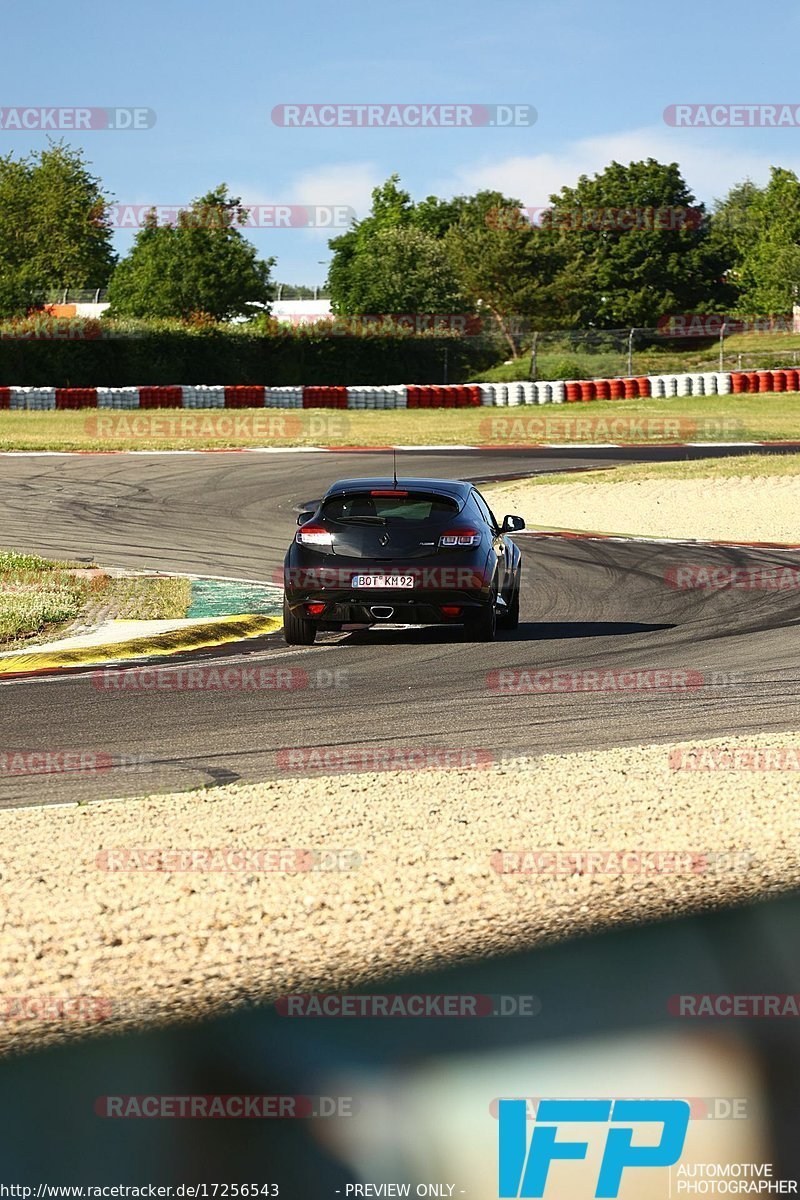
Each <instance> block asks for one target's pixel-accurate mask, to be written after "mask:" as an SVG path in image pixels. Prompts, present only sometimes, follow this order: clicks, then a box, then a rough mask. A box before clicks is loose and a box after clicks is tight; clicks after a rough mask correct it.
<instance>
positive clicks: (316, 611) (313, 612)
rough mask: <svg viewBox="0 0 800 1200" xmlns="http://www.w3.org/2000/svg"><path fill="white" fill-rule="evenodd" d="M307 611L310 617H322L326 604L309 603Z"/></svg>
mask: <svg viewBox="0 0 800 1200" xmlns="http://www.w3.org/2000/svg"><path fill="white" fill-rule="evenodd" d="M306 612H307V613H308V615H309V616H310V617H320V616H322V614H323V613H324V612H325V605H324V604H307V605H306Z"/></svg>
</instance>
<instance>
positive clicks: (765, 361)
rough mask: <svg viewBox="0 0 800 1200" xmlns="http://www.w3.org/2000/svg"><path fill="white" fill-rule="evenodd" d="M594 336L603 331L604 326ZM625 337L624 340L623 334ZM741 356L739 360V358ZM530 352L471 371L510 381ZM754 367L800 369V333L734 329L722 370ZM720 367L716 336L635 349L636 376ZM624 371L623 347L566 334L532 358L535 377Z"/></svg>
mask: <svg viewBox="0 0 800 1200" xmlns="http://www.w3.org/2000/svg"><path fill="white" fill-rule="evenodd" d="M598 336H602V331H601V332H600V333H599V335H598ZM623 341H624V339H623ZM740 357H741V363H740ZM530 365H531V352H530V347H526V349H525V351H524V353H523V354H521V355H520V357H519V358H518V359H515V360H514V361H513V362H507V363H506V362H504V363H500V364H498V365H497V366H496V367H491V368H489V370H487V371H483V372H480V373H478V374H476V375H475V376H474V379H473V381H472V382H475V383H512V382H514V381H515V380H520V379H528V378H529V377H530ZM740 365H741V369H742V370H745V371H748V370H750V371H753V370H756V369H757V368H763V369H764V370H767V369H769V368H770V367H792V366H794V367H798V368H800V334H792V333H737V334H734V335H733V336H731V337H727V338H726V339H725V343H724V368H723V369H724V370H726V371H735V370H737V369H739V366H740ZM718 369H719V342H718V341H717V340H716V339H714V338H707V339H703V340H702V341H700V340H698V339H695V340H694V344H693V345H692V346H691V348H690V349H681V344H680V342H679V341H678V340H677V339H676V340H675V341H672V340H671V339H669V338H665V339H664V340H663V341H662V342H661V343H659V344H658V345H655V346H648V347H647V348H644V347H641V348H638V349H637V348H636V346H634V353H633V372H632V373H633V374H634V375H662V374H663V375H672V374H679V373H681V372H684V371H716V370H718ZM627 374H628V354H627V346H624V347H622V348H619V349H616V350H615V349H613V348H610V349H609V348H607V347H606V348H603V349H598V350H596V351H594V352H591V351H589V350H584V349H581V347H580V342H579V341H578V340H576V341H575V342H572V341H571V340H570V339H569V338H565V337H563V336H562V337H556V336H552V337H550V336H549V335H548V334H543V335H541V336H540V342H539V348H538V353H537V358H536V375H537V378H538V379H604V378H614V377H616V376H620V375H627Z"/></svg>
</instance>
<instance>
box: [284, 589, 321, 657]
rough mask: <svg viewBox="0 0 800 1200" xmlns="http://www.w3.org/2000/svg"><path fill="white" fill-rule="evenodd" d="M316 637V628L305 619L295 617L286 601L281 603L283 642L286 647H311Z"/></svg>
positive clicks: (311, 622)
mask: <svg viewBox="0 0 800 1200" xmlns="http://www.w3.org/2000/svg"><path fill="white" fill-rule="evenodd" d="M316 636H317V627H316V625H315V624H314V622H313V621H307V620H306V618H305V617H296V616H295V615H294V613H293V612H292V610H291V609H290V608H289V605H288V604H287V603H286V599H285V598H284V601H283V640H284V641H285V642H286V645H287V646H311V645H313V644H314V639H315V638H316Z"/></svg>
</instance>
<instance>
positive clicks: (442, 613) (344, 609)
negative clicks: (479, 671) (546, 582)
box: [286, 589, 489, 625]
mask: <svg viewBox="0 0 800 1200" xmlns="http://www.w3.org/2000/svg"><path fill="white" fill-rule="evenodd" d="M286 603H287V605H288V607H289V608H290V609H291V611H292V612H293V613H294V614H295V615H296V616H298V617H304V618H305V619H306V620H311V621H319V622H321V623H327V622H335V623H337V624H339V623H341V624H344V625H375V624H380V623H381V622H392V623H398V624H401V625H439V624H450V623H455V624H458V623H459V622H463V621H465V620H468V619H469V617H470V616H472V615H477V613H478V612H480V610H481V609H482V608H485V606H486V605H487V604H488V603H489V592H488V590H487V592H486V593H485V594H484V593H477V594H476V593H472V594H469V595H463V594H455V595H453V594H447V593H442V594H436V595H415V596H412V595H409V592H408V590H405V589H404V590H402V591H399V592H397V591H390V590H388V589H387V590H386V591H384V590H383V589H380V590H379V589H375V590H374V591H372V590H370V592H369V595H367V596H353V594H352V593H348V594H346V595H340V596H332V595H331V594H330V593H326V592H316V593H307V594H305V595H298V594H296V593H295V594H289V593H287V596H286ZM320 605H322V606H323V607H322V610H321V611H319V606H320ZM309 606H311V607H313V609H314V611H310V608H309ZM448 610H449V611H448Z"/></svg>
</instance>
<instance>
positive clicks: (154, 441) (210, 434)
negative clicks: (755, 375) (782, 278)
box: [0, 392, 800, 451]
mask: <svg viewBox="0 0 800 1200" xmlns="http://www.w3.org/2000/svg"><path fill="white" fill-rule="evenodd" d="M109 415H110V416H112V417H124V418H126V421H125V422H124V423H119V422H117V423H114V422H112V423H110V424H107V425H104V426H98V423H97V422H98V414H97V412H96V411H94V410H90V409H86V410H83V411H78V412H69V411H63V412H13V411H12V412H9V411H5V412H0V450H97V451H103V450H143V449H150V450H152V449H158V450H167V449H180V450H184V449H197V450H202V449H224V448H226V447H237V446H269V445H272V446H277V447H280V446H330V445H350V446H385V445H398V446H402V445H454V444H459V443H461V444H466V445H497V446H504V445H513V444H528V443H533V442H642V441H645V442H647V441H649V442H669V441H786V440H798V441H800V394H798V393H794V392H792V393H790V392H774V393H765V394H762V395H751V394H749V393H745V394H743V395H739V396H732V395H731V396H673V397H671V398H667V399H657V398H655V397H646V398H643V399H635V400H600V401H594V402H592V403H591V404H543V405H535V406H534V405H530V406H528V405H526V406H520V407H517V408H465V409H389V410H386V411H370V412H360V411H339V410H333V411H326V410H324V409H307V410H305V411H301V410H287V409H242V410H239V411H235V412H231V411H230V410H224V409H217V410H208V411H207V412H205V413H197V412H192V411H189V412H185V411H183V410H177V411H172V412H170V411H166V410H164V411H156V412H142V413H132V414H124V413H111V414H109ZM132 417H138V418H140V420H138V421H137V422H135V423H134V422H132V421H131V419H130V418H132Z"/></svg>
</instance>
